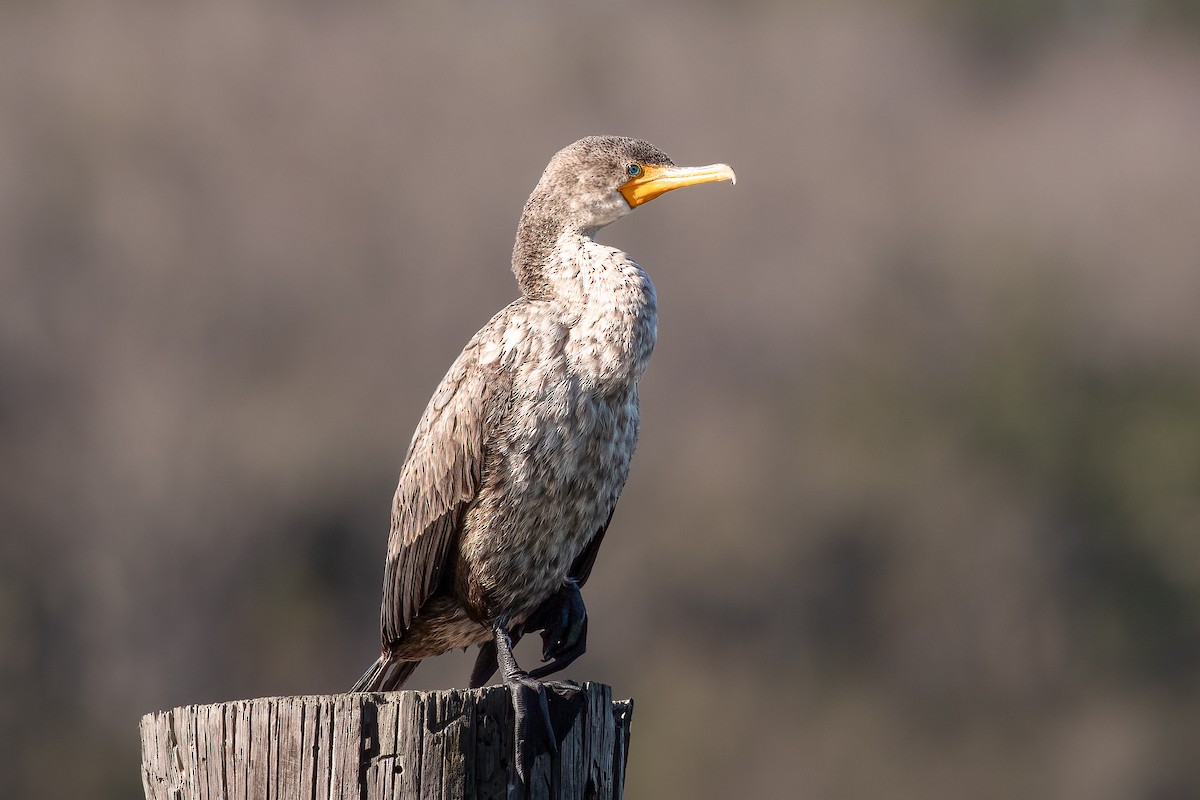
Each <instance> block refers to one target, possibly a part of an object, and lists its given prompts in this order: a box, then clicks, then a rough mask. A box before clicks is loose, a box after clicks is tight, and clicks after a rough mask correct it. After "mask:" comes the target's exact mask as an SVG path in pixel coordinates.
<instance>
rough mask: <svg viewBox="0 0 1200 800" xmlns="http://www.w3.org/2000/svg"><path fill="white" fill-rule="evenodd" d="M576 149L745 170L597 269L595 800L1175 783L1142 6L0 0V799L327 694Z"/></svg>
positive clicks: (1186, 363) (1168, 27)
mask: <svg viewBox="0 0 1200 800" xmlns="http://www.w3.org/2000/svg"><path fill="white" fill-rule="evenodd" d="M595 133H621V134H627V135H633V136H639V137H642V138H646V139H649V140H650V141H652V142H654V143H656V144H658V145H660V146H661V147H663V148H664V149H665V150H667V152H669V153H670V154H671V155H672V156H673V157H674V158H675V159H676V161H678V162H680V163H689V164H702V163H710V162H713V161H727V162H729V163H730V164H732V165H734V167H735V168H736V169H737V171H738V176H739V179H740V180H739V183H738V185H737V187H736V188H730V187H729V186H728V185H721V186H707V187H700V188H697V189H691V190H688V191H686V192H680V193H677V194H672V195H670V196H668V197H666V198H663V199H662V200H660V201H658V202H657V203H654V204H652V205H651V206H649V207H648V208H646V209H645V210H641V211H639V213H638V214H636V215H634V216H633V217H632V218H630V219H627V220H625V221H623V222H621V223H618V224H617V225H615V226H614V227H613V228H611V229H609V230H607V231H605V232H604V233H603V234H602V236H601V239H602V240H603V241H605V242H609V243H612V244H615V245H617V246H621V247H623V248H625V249H626V250H628V251H629V252H630V253H632V254H633V255H634V257H635V258H637V259H638V260H639V261H640V263H642V264H643V265H644V266H646V267H647V269H648V270H649V271H650V273H651V274H652V275H653V276H654V279H655V281H656V283H657V285H658V290H659V296H660V304H661V309H660V310H661V326H660V342H659V347H658V350H657V353H656V355H655V359H654V362H653V363H652V365H651V368H650V370H649V372H648V374H647V376H646V378H645V379H644V381H643V384H642V405H643V417H644V418H643V432H642V443H641V448H640V451H639V453H638V456H637V458H636V459H635V461H634V468H633V474H632V477H631V479H630V483H629V486H628V488H627V489H626V492H625V496H624V498H623V500H622V503H621V506H620V508H619V510H618V513H617V515H616V518H615V520H614V522H613V528H612V530H611V532H610V534H609V537H608V540H607V541H606V543H605V547H604V551H603V554H602V556H601V559H600V561H599V564H598V566H597V570H596V573H595V574H594V576H593V578H592V581H591V583H590V584H589V586H588V590H587V600H588V604H589V608H590V611H591V615H592V617H591V647H590V652H589V653H588V655H587V656H586V657H585V658H584V659H583V660H581V661H580V662H578V664H577V665H576V666H575V667H574V668H573V669H572V670H570V672H569V673H568V674H569V676H570V677H574V678H576V679H580V680H585V679H590V680H599V681H606V682H609V683H611V684H613V685H614V687H615V690H616V692H617V693H618V694H619V695H622V696H633V697H634V698H635V699H636V701H637V709H636V714H635V727H634V749H633V753H632V757H631V762H630V780H629V786H628V790H627V797H628V798H630V799H631V800H635V799H636V798H660V797H661V798H714V799H716V798H729V797H747V798H750V797H753V798H764V797H802V798H809V797H812V798H878V797H889V798H900V799H902V800H903V799H905V798H913V800H916V799H917V798H962V797H971V798H1013V797H1028V798H1038V797H1046V798H1078V799H1079V800H1097V799H1098V798H1099V799H1100V800H1103V799H1104V798H1114V799H1116V798H1147V799H1151V798H1153V799H1154V800H1159V799H1164V800H1165V799H1166V798H1184V797H1190V798H1194V797H1196V796H1197V795H1200V713H1198V709H1200V680H1198V679H1200V313H1198V309H1200V3H1196V2H1184V0H1176V1H1175V2H1171V1H1170V0H1160V1H1158V2H1155V1H1154V0H1142V1H1141V2H1138V1H1137V0H1094V1H1093V2H1088V1H1087V0H1044V1H1043V2H1035V1H1034V0H1007V1H1005V0H980V1H979V2H973V3H970V2H961V3H952V2H938V1H937V0H929V1H928V2H920V1H919V0H908V2H896V3H890V4H883V3H879V4H876V5H870V4H866V3H845V2H843V3H819V2H813V3H783V2H774V3H772V2H749V3H731V2H708V3H701V4H685V3H682V2H675V3H663V4H655V5H653V6H651V5H648V4H644V3H632V2H622V3H615V4H607V3H606V4H590V3H566V4H560V5H556V6H544V5H541V4H536V3H531V2H515V3H502V4H499V3H481V2H480V3H438V4H435V3H417V4H413V5H412V6H411V7H409V6H408V5H406V4H401V3H386V2H353V3H341V4H336V6H335V5H330V4H321V3H311V2H308V3H305V2H300V3H284V2H263V3H259V4H257V5H251V4H247V3H241V2H234V0H216V1H215V2H208V3H204V4H200V3H193V4H176V3H170V4H162V3H148V2H135V0H109V1H108V2H104V3H90V4H87V3H79V4H68V3H65V2H52V1H50V0H47V1H45V2H31V1H25V2H22V1H20V0H8V2H3V3H0V519H2V520H3V526H4V533H3V535H2V536H0V686H2V692H3V695H2V697H0V701H2V702H0V753H2V756H0V785H2V786H4V787H5V789H4V792H3V793H4V795H5V796H6V797H19V798H29V799H30V800H42V799H43V798H45V799H49V798H62V797H89V798H105V799H107V798H114V799H115V798H129V797H137V796H140V794H141V787H140V778H139V774H138V758H139V756H138V750H137V730H136V726H137V721H138V718H139V716H140V715H141V714H142V713H144V712H148V711H152V710H156V709H160V708H165V707H170V706H174V705H178V704H183V703H196V702H200V703H203V702H215V701H221V700H229V699H236V698H246V697H256V696H266V695H278V694H299V693H324V692H338V691H344V690H345V689H347V688H348V687H349V686H350V685H351V684H352V683H353V682H354V680H355V679H356V678H357V677H358V676H359V674H360V673H361V672H362V671H363V669H365V668H366V666H367V665H368V664H369V663H370V661H371V660H372V659H373V657H374V656H375V654H376V646H377V613H378V599H379V588H380V581H381V574H382V558H383V549H384V542H385V538H386V534H387V519H388V505H389V502H390V498H391V492H392V490H393V488H394V484H395V480H396V476H397V474H398V472H399V468H400V462H401V458H402V456H403V453H404V449H405V447H406V446H407V443H408V440H409V437H410V436H411V433H412V429H413V427H414V425H415V424H416V421H417V418H418V416H419V415H420V412H421V410H422V408H423V407H424V404H425V402H426V400H427V399H428V397H429V395H430V393H431V391H432V390H433V387H434V386H435V385H436V383H437V381H438V380H439V379H440V377H441V375H442V373H443V372H444V370H445V369H446V367H447V366H448V365H449V363H450V362H451V360H452V359H453V358H454V356H455V355H456V354H457V353H458V351H459V349H460V348H461V347H462V345H463V344H464V343H465V342H466V340H467V338H468V337H469V336H470V335H471V334H472V333H473V332H474V331H475V330H476V329H477V328H478V327H479V326H480V325H482V324H483V323H484V322H485V321H486V320H487V319H488V317H489V316H490V315H491V314H492V313H493V312H494V311H496V310H497V309H499V308H500V307H501V306H502V305H504V304H505V303H507V302H508V301H509V300H510V299H512V298H513V297H514V296H515V294H516V286H515V283H514V281H513V279H512V276H511V274H510V273H509V253H510V251H511V245H512V235H513V231H514V227H515V224H516V220H517V217H518V214H519V212H520V209H521V206H522V204H523V202H524V200H525V197H526V195H527V194H528V192H529V190H530V189H531V188H532V186H533V184H534V182H535V181H536V180H537V177H538V175H539V174H540V172H541V170H542V168H543V166H544V165H545V162H546V161H547V159H548V158H549V156H550V155H551V154H552V153H553V152H554V151H555V150H556V149H558V148H559V147H561V146H563V145H565V144H567V143H568V142H570V141H572V140H574V139H576V138H578V137H579V136H582V135H586V134H595ZM521 651H522V652H523V653H524V658H525V659H526V660H529V661H536V653H535V651H534V648H532V647H525V648H522V649H521ZM470 659H471V657H470V656H461V655H456V656H449V657H445V658H442V659H439V660H437V661H434V662H431V663H428V664H425V665H423V666H422V667H421V669H420V670H419V671H418V672H417V674H416V677H415V679H414V683H413V685H414V686H415V687H417V688H432V687H446V686H453V685H457V686H461V685H463V684H464V683H465V682H466V679H467V676H468V671H469V663H470Z"/></svg>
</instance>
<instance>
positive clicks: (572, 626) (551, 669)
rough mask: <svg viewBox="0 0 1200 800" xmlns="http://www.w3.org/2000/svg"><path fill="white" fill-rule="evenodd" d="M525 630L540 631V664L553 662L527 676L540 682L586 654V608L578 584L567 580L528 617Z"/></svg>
mask: <svg viewBox="0 0 1200 800" xmlns="http://www.w3.org/2000/svg"><path fill="white" fill-rule="evenodd" d="M525 627H526V629H528V630H541V631H542V661H550V660H551V659H553V661H552V662H551V663H549V664H546V665H545V666H543V667H538V668H537V669H535V670H533V672H531V673H530V675H532V676H533V677H535V678H544V677H545V676H547V675H553V674H554V673H555V672H558V671H559V670H561V669H563V668H565V667H566V666H567V665H568V664H570V663H571V662H572V661H574V660H575V659H577V658H579V657H580V656H581V655H583V654H584V652H586V651H587V607H586V606H585V605H584V604H583V595H582V594H580V592H579V583H578V582H576V581H574V580H572V579H570V578H568V579H567V580H566V581H564V582H563V585H562V588H561V589H559V590H558V591H557V592H555V593H554V594H553V595H551V596H550V597H549V598H547V599H546V601H545V602H543V603H542V604H541V605H540V606H538V607H537V609H536V610H535V611H534V612H533V613H532V614H531V615H530V616H529V619H528V620H527V621H526V623H525Z"/></svg>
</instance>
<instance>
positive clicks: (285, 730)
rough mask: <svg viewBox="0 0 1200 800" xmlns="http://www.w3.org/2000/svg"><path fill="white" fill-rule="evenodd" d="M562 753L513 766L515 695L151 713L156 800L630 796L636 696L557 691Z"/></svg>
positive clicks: (145, 735)
mask: <svg viewBox="0 0 1200 800" xmlns="http://www.w3.org/2000/svg"><path fill="white" fill-rule="evenodd" d="M547 696H548V698H549V701H550V713H551V717H552V718H553V722H554V728H555V731H556V734H557V736H559V737H561V741H560V744H559V754H558V755H557V756H551V754H549V753H544V754H541V755H539V756H537V758H536V760H535V761H534V765H533V771H532V774H531V775H530V780H529V784H528V786H525V785H521V784H520V783H519V782H518V781H517V780H516V772H515V769H514V767H513V719H512V705H511V703H510V701H509V697H508V690H507V689H505V687H503V686H490V687H487V688H484V689H475V690H469V691H468V690H459V689H451V690H448V691H440V692H389V693H378V694H340V695H312V696H307V697H268V698H261V699H257V700H238V701H235V702H232V703H218V704H216V705H208V706H180V707H179V708H175V709H172V710H170V711H160V712H157V713H154V714H147V715H146V716H144V717H142V724H141V733H142V783H143V785H144V786H145V789H146V798H147V800H385V798H386V799H387V800H433V798H438V799H439V800H451V799H454V800H457V799H458V798H462V800H468V799H469V800H498V799H499V798H507V799H508V800H535V798H536V800H543V799H544V800H575V799H576V798H578V799H579V800H592V799H593V798H595V800H610V798H611V800H620V797H621V792H622V790H623V788H624V782H625V760H626V754H627V752H628V746H629V722H630V717H631V715H632V711H633V704H632V701H628V700H627V701H624V702H620V701H616V702H614V701H613V699H612V690H611V689H610V688H609V687H608V686H605V685H603V684H596V683H589V684H585V685H584V686H583V687H582V688H580V689H579V690H578V691H576V692H574V693H565V695H560V694H557V693H555V692H554V691H550V690H549V689H548V690H547Z"/></svg>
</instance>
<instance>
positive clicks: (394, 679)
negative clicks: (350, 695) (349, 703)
mask: <svg viewBox="0 0 1200 800" xmlns="http://www.w3.org/2000/svg"><path fill="white" fill-rule="evenodd" d="M419 663H421V662H420V661H399V660H397V659H394V658H393V657H392V656H391V655H389V654H388V653H384V654H383V655H381V656H380V657H379V658H378V660H376V661H375V663H374V664H372V665H371V668H370V669H368V670H367V671H366V673H365V674H363V676H362V677H361V678H359V679H358V683H356V684H354V688H353V689H351V690H350V691H351V692H394V691H396V690H398V689H399V688H400V687H401V686H403V685H404V682H405V681H406V680H408V676H409V675H412V672H413V670H414V669H416V668H417V664H419Z"/></svg>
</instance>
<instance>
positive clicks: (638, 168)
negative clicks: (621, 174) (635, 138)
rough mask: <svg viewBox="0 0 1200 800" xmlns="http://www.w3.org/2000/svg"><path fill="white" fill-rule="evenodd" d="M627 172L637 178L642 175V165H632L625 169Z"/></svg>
mask: <svg viewBox="0 0 1200 800" xmlns="http://www.w3.org/2000/svg"><path fill="white" fill-rule="evenodd" d="M625 171H626V172H628V173H629V175H630V177H633V178H636V177H637V176H638V175H641V174H642V165H641V164H630V165H629V166H628V167H626V168H625Z"/></svg>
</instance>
